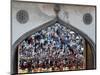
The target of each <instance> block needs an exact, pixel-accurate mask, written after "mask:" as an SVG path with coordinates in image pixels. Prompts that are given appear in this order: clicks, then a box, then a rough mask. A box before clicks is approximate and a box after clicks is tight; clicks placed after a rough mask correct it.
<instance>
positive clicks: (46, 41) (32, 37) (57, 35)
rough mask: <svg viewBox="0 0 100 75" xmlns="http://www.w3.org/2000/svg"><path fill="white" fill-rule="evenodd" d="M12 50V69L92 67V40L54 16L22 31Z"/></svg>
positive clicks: (48, 69)
mask: <svg viewBox="0 0 100 75" xmlns="http://www.w3.org/2000/svg"><path fill="white" fill-rule="evenodd" d="M13 50H14V51H15V52H13V54H14V57H13V72H14V73H36V72H53V71H67V70H68V71H69V70H85V69H94V68H95V44H94V43H93V42H92V40H91V39H90V38H89V37H88V36H87V35H85V34H84V33H83V32H81V31H80V30H78V29H76V28H74V27H72V26H71V25H70V24H67V23H65V22H63V21H62V20H60V19H58V18H56V19H54V20H52V21H50V22H48V23H46V24H44V25H42V26H40V27H38V28H36V29H34V30H31V31H29V32H27V33H25V34H24V35H23V36H22V37H20V38H19V39H18V40H17V41H16V42H15V44H14V45H13Z"/></svg>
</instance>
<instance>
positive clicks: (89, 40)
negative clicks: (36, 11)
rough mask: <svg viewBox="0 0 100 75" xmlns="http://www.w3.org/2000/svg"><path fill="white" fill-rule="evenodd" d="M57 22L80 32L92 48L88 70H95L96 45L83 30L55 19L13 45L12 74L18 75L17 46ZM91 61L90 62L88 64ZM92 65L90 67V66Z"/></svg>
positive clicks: (25, 35) (87, 65) (87, 64)
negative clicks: (16, 74)
mask: <svg viewBox="0 0 100 75" xmlns="http://www.w3.org/2000/svg"><path fill="white" fill-rule="evenodd" d="M55 22H59V23H60V24H62V25H64V26H65V27H66V28H69V29H71V30H73V31H75V32H78V33H79V34H80V35H81V36H82V37H83V38H84V39H85V40H86V41H87V42H88V44H89V45H90V47H91V56H92V57H91V58H90V59H91V60H90V59H87V58H88V56H87V57H86V69H95V68H96V66H95V65H96V57H95V56H96V55H95V54H96V51H95V48H96V46H95V43H94V42H93V41H92V40H91V39H90V38H89V36H87V35H86V34H84V33H83V32H82V31H81V30H79V29H77V28H75V27H73V26H72V25H70V24H69V23H65V22H64V21H62V20H61V19H59V18H54V19H53V20H51V21H49V22H47V23H45V24H43V25H41V26H39V27H37V28H35V29H32V30H30V31H28V32H26V33H25V34H23V35H22V36H21V37H20V38H19V39H18V40H17V41H16V42H15V43H14V44H13V45H12V53H11V54H12V61H11V62H12V73H18V70H17V67H18V65H17V64H18V51H17V46H18V45H19V44H20V42H22V41H23V40H24V39H25V38H27V37H28V36H30V35H32V34H33V33H35V32H37V31H39V30H42V29H44V28H46V27H48V26H51V25H53V24H54V23H55ZM88 61H90V62H88ZM89 64H90V65H89Z"/></svg>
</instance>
